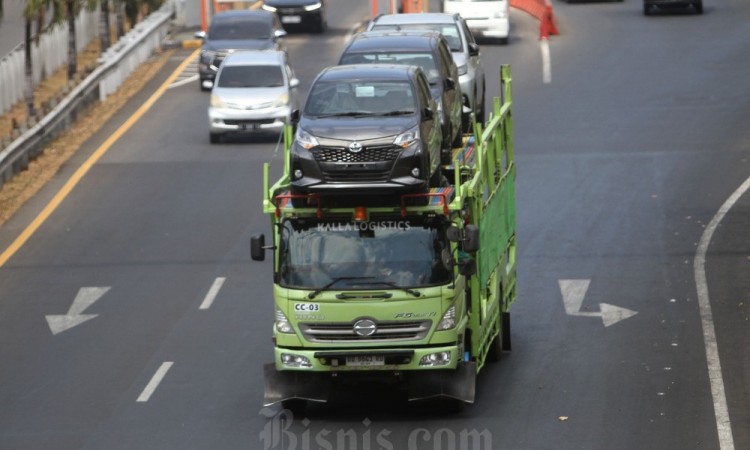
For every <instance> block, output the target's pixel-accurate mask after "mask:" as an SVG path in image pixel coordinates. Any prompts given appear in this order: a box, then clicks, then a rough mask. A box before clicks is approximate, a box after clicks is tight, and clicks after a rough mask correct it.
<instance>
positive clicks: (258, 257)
mask: <svg viewBox="0 0 750 450" xmlns="http://www.w3.org/2000/svg"><path fill="white" fill-rule="evenodd" d="M265 247H266V236H265V235H264V234H254V235H252V236H250V257H251V258H252V259H253V261H263V260H265V259H266V248H265Z"/></svg>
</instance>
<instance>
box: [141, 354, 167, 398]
mask: <svg viewBox="0 0 750 450" xmlns="http://www.w3.org/2000/svg"><path fill="white" fill-rule="evenodd" d="M172 364H174V361H165V362H163V363H162V365H161V366H159V368H158V369H157V370H156V373H155V374H154V376H153V377H151V381H149V382H148V384H147V385H146V387H145V388H144V389H143V392H141V395H139V396H138V399H137V400H136V402H139V403H142V402H147V401H148V399H150V398H151V394H153V393H154V391H155V390H156V388H157V387H159V383H161V380H163V379H164V377H165V376H166V375H167V372H169V369H171V368H172Z"/></svg>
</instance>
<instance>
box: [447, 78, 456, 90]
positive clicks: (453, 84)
mask: <svg viewBox="0 0 750 450" xmlns="http://www.w3.org/2000/svg"><path fill="white" fill-rule="evenodd" d="M445 89H446V90H448V91H452V90H453V89H456V82H455V80H453V78H446V79H445Z"/></svg>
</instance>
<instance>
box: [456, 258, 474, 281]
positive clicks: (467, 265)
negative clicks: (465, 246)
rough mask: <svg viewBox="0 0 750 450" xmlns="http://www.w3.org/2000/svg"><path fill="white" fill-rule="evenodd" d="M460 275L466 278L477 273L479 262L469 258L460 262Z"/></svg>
mask: <svg viewBox="0 0 750 450" xmlns="http://www.w3.org/2000/svg"><path fill="white" fill-rule="evenodd" d="M458 273H460V274H461V275H463V276H465V277H467V278H468V277H471V276H472V275H474V274H475V273H477V261H476V260H475V259H472V258H467V259H464V260H461V261H459V262H458Z"/></svg>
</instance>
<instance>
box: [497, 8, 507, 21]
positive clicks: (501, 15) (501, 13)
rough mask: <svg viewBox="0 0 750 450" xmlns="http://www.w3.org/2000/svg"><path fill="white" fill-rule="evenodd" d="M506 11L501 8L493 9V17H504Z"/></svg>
mask: <svg viewBox="0 0 750 450" xmlns="http://www.w3.org/2000/svg"><path fill="white" fill-rule="evenodd" d="M505 16H506V13H505V11H503V10H500V11H495V18H496V19H505Z"/></svg>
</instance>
